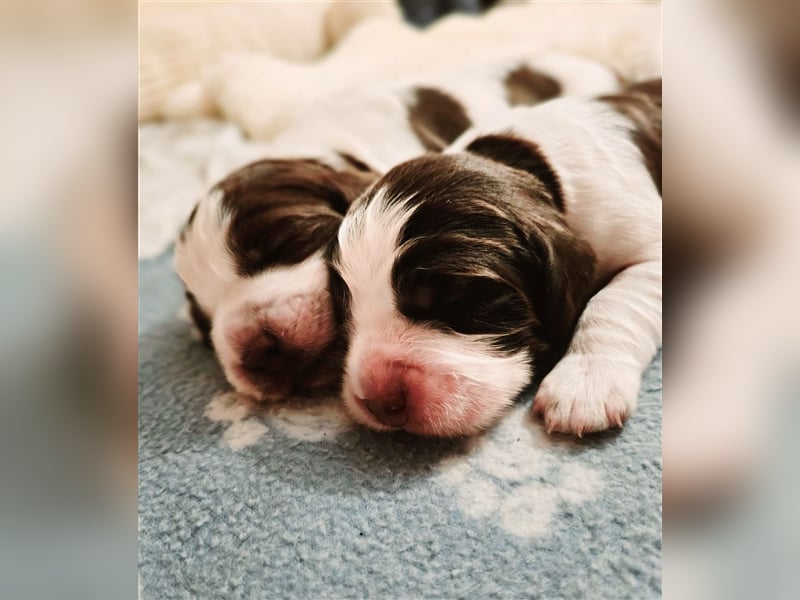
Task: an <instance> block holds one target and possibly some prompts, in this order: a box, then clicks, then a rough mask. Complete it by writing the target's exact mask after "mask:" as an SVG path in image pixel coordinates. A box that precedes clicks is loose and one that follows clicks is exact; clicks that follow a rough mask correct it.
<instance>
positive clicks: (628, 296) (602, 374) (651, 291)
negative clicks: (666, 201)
mask: <svg viewBox="0 0 800 600" xmlns="http://www.w3.org/2000/svg"><path fill="white" fill-rule="evenodd" d="M660 341H661V259H660V258H659V259H658V260H653V261H649V262H643V263H638V264H635V265H633V266H630V267H628V268H627V269H625V270H623V271H621V272H620V273H618V274H617V275H616V276H615V277H614V279H612V280H611V282H609V284H608V285H607V286H606V287H604V288H603V289H602V290H600V291H599V292H598V293H597V294H595V296H594V297H593V298H592V299H591V300H590V301H589V303H588V304H587V305H586V308H585V309H584V311H583V314H582V315H581V317H580V319H579V320H578V325H577V327H576V329H575V334H574V336H573V338H572V342H571V343H570V346H569V349H568V350H567V352H566V354H565V355H564V357H563V358H562V359H561V360H560V361H559V362H558V364H557V365H556V366H555V368H554V369H553V370H552V371H551V372H550V373H549V374H548V375H547V376H546V377H545V378H544V380H543V381H542V384H541V386H540V387H539V391H538V392H537V394H536V398H535V400H534V403H533V412H534V414H540V415H542V416H543V417H544V422H545V427H546V428H547V431H548V432H552V431H560V432H563V433H572V434H576V435H578V436H580V435H582V434H583V433H586V432H591V431H602V430H604V429H608V428H609V427H612V426H614V425H616V426H621V425H622V423H623V422H624V421H625V420H626V419H627V418H628V416H629V415H630V414H631V413H632V412H633V409H634V408H635V406H636V401H637V398H638V395H639V386H640V384H641V377H642V371H643V370H644V368H645V367H646V366H647V365H648V363H649V362H650V360H651V359H652V358H653V355H654V354H655V352H656V350H657V348H658V344H659V343H660Z"/></svg>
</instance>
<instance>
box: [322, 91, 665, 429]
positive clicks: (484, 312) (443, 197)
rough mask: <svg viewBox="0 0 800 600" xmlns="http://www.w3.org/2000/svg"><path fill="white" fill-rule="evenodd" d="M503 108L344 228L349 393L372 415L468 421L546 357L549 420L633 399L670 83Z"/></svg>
mask: <svg viewBox="0 0 800 600" xmlns="http://www.w3.org/2000/svg"><path fill="white" fill-rule="evenodd" d="M508 117H509V118H508V122H507V127H506V128H505V129H503V130H500V131H501V133H486V132H484V131H481V130H480V129H476V130H473V131H470V132H468V133H467V134H465V135H464V136H462V138H461V139H459V140H457V142H456V143H454V144H453V146H452V147H451V148H449V149H448V150H447V152H446V153H444V154H439V155H428V156H425V157H421V158H417V159H415V160H412V161H410V162H406V163H404V164H402V165H399V166H397V167H396V168H394V169H392V170H390V171H389V172H388V173H387V174H386V175H385V176H384V177H382V178H381V179H379V180H378V181H377V182H376V183H375V184H374V185H373V186H372V187H371V188H370V190H369V191H368V193H366V194H365V195H364V196H363V197H362V198H360V199H359V200H358V202H357V203H356V204H354V205H353V207H352V208H351V210H350V212H349V213H348V215H347V216H346V217H345V219H344V221H343V222H342V225H341V227H340V228H339V232H338V235H337V241H336V243H335V244H333V245H332V247H331V249H330V251H329V262H330V270H331V273H330V280H331V283H330V285H331V291H332V295H333V298H334V301H335V304H336V306H337V310H336V314H337V315H338V317H339V319H340V321H341V322H342V323H344V325H345V327H346V330H347V332H348V335H349V348H348V351H347V357H346V359H345V377H344V388H343V395H344V401H345V406H346V408H347V409H348V411H349V413H350V414H351V415H352V416H353V417H354V419H356V420H357V421H359V422H361V423H363V424H365V425H367V426H369V427H372V428H374V429H378V430H388V429H398V428H402V429H405V430H407V431H409V432H413V433H418V434H425V435H436V436H454V435H467V434H472V433H474V432H477V431H479V430H481V429H483V428H486V427H487V426H489V425H490V424H492V423H493V422H494V421H495V420H496V419H497V417H498V415H499V414H500V413H501V412H502V411H503V410H504V409H505V408H506V407H508V406H509V405H510V404H511V403H512V401H513V400H514V399H515V397H517V396H518V394H519V393H520V392H521V391H522V390H523V389H524V388H525V387H526V386H527V385H529V384H530V383H531V382H532V380H534V379H541V377H542V376H543V375H545V373H547V374H546V376H544V379H543V380H541V385H540V386H539V389H538V392H537V394H536V397H535V401H534V405H533V410H534V412H535V413H537V414H541V415H543V417H544V421H545V425H546V428H547V430H548V431H560V432H565V433H572V434H577V435H581V434H583V433H585V432H590V431H599V430H603V429H606V428H608V427H611V426H621V424H622V423H623V421H624V420H625V419H626V418H627V417H628V416H629V415H630V414H631V412H632V411H633V409H634V407H635V404H636V400H637V396H638V391H639V385H640V381H641V373H642V371H643V369H644V368H645V367H646V366H647V364H648V363H649V361H650V360H651V359H652V357H653V355H654V353H655V351H656V349H657V346H658V344H659V343H660V338H661V81H660V80H658V81H650V82H645V83H641V84H638V85H635V86H632V87H630V88H628V89H627V90H626V91H625V92H624V93H620V94H617V95H607V96H603V97H599V98H598V99H593V100H589V99H576V98H564V99H557V100H553V101H551V102H547V103H545V104H542V105H541V106H539V107H535V108H522V109H514V110H512V111H510V114H509V115H508ZM495 131H498V130H495ZM564 353H565V354H564ZM562 354H563V358H560V360H558V359H559V357H560V356H561V355H562ZM556 361H558V362H557V363H556ZM554 363H556V364H555V367H553V364H554ZM550 369H552V370H550ZM548 371H549V373H548Z"/></svg>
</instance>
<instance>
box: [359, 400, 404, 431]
mask: <svg viewBox="0 0 800 600" xmlns="http://www.w3.org/2000/svg"><path fill="white" fill-rule="evenodd" d="M361 402H362V403H363V404H364V406H365V407H366V409H367V410H368V411H369V412H370V413H372V415H373V416H374V417H375V418H376V419H378V421H379V422H381V423H383V424H384V425H388V426H389V427H402V426H403V425H405V424H406V421H407V420H408V413H407V412H406V396H405V394H403V393H402V392H400V393H397V394H393V395H391V396H386V397H384V398H363V399H361Z"/></svg>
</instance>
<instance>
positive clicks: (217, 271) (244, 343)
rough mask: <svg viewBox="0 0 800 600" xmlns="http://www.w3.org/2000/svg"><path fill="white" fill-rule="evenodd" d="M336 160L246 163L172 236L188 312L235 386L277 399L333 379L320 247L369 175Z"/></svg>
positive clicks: (336, 357) (333, 344) (335, 366)
mask: <svg viewBox="0 0 800 600" xmlns="http://www.w3.org/2000/svg"><path fill="white" fill-rule="evenodd" d="M343 165H344V166H343V167H341V168H338V169H336V168H332V167H330V166H327V165H325V164H323V163H321V162H319V161H314V160H263V161H260V162H256V163H253V164H251V165H248V166H246V167H244V168H242V169H240V170H238V171H236V172H234V173H232V174H231V175H230V176H228V177H227V178H226V179H224V180H223V181H221V182H220V183H219V184H217V185H216V186H215V187H214V188H213V189H212V190H211V192H210V193H209V195H208V196H207V197H206V198H204V199H203V200H202V201H201V202H200V204H199V205H198V206H197V208H196V209H195V210H194V212H193V213H192V215H191V216H190V218H189V221H188V223H187V225H186V227H185V228H184V231H183V232H182V233H181V235H180V239H179V241H178V244H177V246H176V250H175V267H176V271H177V272H178V275H179V276H180V277H181V279H182V280H183V282H184V284H185V286H186V289H187V298H188V300H189V305H190V312H191V315H192V317H193V319H194V321H195V324H196V325H197V327H198V329H199V330H200V331H201V333H202V334H203V336H204V338H205V340H206V342H207V343H209V344H212V345H213V346H214V349H215V350H216V353H217V356H218V357H219V360H220V363H221V364H222V367H223V369H224V371H225V375H226V376H227V378H228V380H229V381H230V383H231V384H232V385H233V386H234V387H235V388H236V389H237V390H238V391H240V392H243V393H246V394H249V395H251V396H254V397H257V398H280V397H283V396H285V395H287V394H289V393H290V392H291V391H292V390H299V391H304V390H309V389H315V388H319V387H323V386H326V385H330V384H332V383H334V382H335V381H336V380H337V379H338V375H339V372H340V367H341V351H340V350H339V349H338V346H337V340H336V335H335V327H334V321H333V318H332V313H331V303H330V296H329V294H328V291H327V269H326V266H325V262H324V260H323V257H322V249H323V248H324V247H325V246H326V245H327V244H328V243H329V242H330V241H331V240H332V238H333V237H334V236H335V233H336V230H337V228H338V226H339V223H340V221H341V219H342V215H343V214H344V212H345V211H346V210H347V208H348V207H349V205H350V203H351V202H352V201H353V200H354V199H355V198H356V196H358V194H360V193H361V192H362V191H363V190H364V189H365V188H366V186H367V185H368V184H369V183H371V182H372V181H373V180H374V178H375V177H376V176H375V174H373V173H372V172H370V171H369V170H368V169H366V168H364V167H363V165H361V164H360V163H358V162H357V161H350V162H343Z"/></svg>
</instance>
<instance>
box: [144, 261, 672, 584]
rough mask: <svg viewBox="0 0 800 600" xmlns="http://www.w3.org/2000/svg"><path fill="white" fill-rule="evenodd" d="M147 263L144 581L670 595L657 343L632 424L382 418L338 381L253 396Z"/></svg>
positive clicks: (166, 267)
mask: <svg viewBox="0 0 800 600" xmlns="http://www.w3.org/2000/svg"><path fill="white" fill-rule="evenodd" d="M171 260H172V257H171V253H167V254H165V255H162V256H161V257H159V258H157V259H154V260H150V261H146V262H142V263H141V264H140V275H139V283H140V291H139V293H140V308H139V515H140V516H139V548H140V549H139V570H140V584H141V597H142V598H148V599H150V598H158V599H165V598H355V597H357V598H485V597H508V598H510V597H514V598H519V597H537V598H603V599H607V598H636V599H647V598H655V597H660V595H661V567H660V564H661V359H660V356H659V357H658V358H657V359H656V360H655V361H654V362H653V364H652V365H651V366H650V368H649V370H648V372H647V374H646V376H645V382H644V385H643V388H642V393H641V399H640V402H639V408H638V411H637V413H636V415H635V416H634V417H633V418H632V420H631V421H630V422H629V423H628V424H627V425H626V427H625V429H624V430H623V431H622V432H621V433H609V434H603V435H600V436H595V437H592V438H590V439H585V440H583V441H580V442H578V441H573V440H570V439H566V438H555V437H550V436H547V435H545V434H544V432H543V431H542V429H541V426H540V424H539V423H536V422H533V421H532V420H531V419H530V418H529V415H528V409H529V406H530V397H528V398H526V399H524V401H523V402H522V403H521V404H520V406H519V407H517V409H515V410H514V411H512V412H510V413H509V414H508V415H507V416H506V417H505V418H504V420H503V421H502V422H501V423H500V425H499V426H498V427H496V428H495V429H494V430H492V431H490V432H489V433H487V434H486V435H484V436H482V437H480V438H478V439H474V440H471V441H444V440H426V439H420V438H415V437H412V436H410V435H405V434H392V435H386V434H378V433H373V432H371V431H367V430H365V429H361V428H358V427H355V426H352V425H351V424H350V423H349V422H348V420H347V418H346V417H345V416H344V414H343V413H342V412H341V411H340V409H339V407H338V404H337V403H336V401H335V400H333V399H321V400H302V401H301V400H298V401H296V402H289V403H286V404H282V405H279V406H272V407H264V406H258V407H255V406H251V405H249V404H247V403H243V402H242V401H241V400H239V399H238V398H236V397H235V396H233V395H232V394H230V393H227V390H228V389H229V388H228V386H227V385H226V383H225V380H224V378H223V376H222V373H221V371H220V369H219V368H218V367H217V365H216V363H215V361H214V357H213V355H212V353H211V351H210V350H208V349H207V348H205V347H204V346H202V345H201V344H200V343H199V342H197V341H195V340H194V339H193V338H192V336H191V335H190V327H189V324H188V322H187V321H186V320H184V319H181V318H180V317H179V316H178V313H179V309H180V307H181V305H182V303H183V293H182V289H181V286H180V283H179V282H178V280H177V278H176V276H175V275H174V274H173V272H172V267H171Z"/></svg>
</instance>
